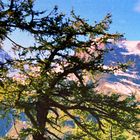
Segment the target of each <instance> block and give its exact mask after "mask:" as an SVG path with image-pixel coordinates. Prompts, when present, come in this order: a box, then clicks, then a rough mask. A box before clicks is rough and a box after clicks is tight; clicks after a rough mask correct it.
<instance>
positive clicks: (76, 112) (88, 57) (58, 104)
mask: <svg viewBox="0 0 140 140" xmlns="http://www.w3.org/2000/svg"><path fill="white" fill-rule="evenodd" d="M33 7H34V2H33V1H32V0H10V1H7V2H5V1H4V0H0V39H1V42H3V41H4V40H5V39H9V40H10V41H11V42H12V44H13V51H14V52H15V54H16V57H15V58H13V60H12V61H8V60H7V63H5V64H4V65H3V67H1V70H0V76H1V85H0V106H1V109H2V110H5V112H7V111H11V110H12V112H13V116H14V117H15V118H16V117H18V116H19V114H20V112H24V114H25V115H26V117H27V122H29V124H30V125H29V126H28V127H27V129H23V130H22V131H21V133H20V134H19V137H20V136H23V135H24V136H25V135H26V136H27V135H32V137H33V139H34V140H45V139H46V140H47V139H48V140H49V139H62V135H64V133H65V132H63V129H62V127H64V124H65V122H66V121H67V120H73V122H74V124H75V126H77V127H78V128H79V129H81V130H82V131H83V132H84V134H86V135H87V136H89V137H91V138H92V139H96V140H99V139H100V137H99V136H98V135H96V134H95V131H96V132H98V130H102V131H103V132H104V130H105V127H104V121H107V122H108V123H111V124H114V125H117V126H119V127H121V128H125V129H128V130H129V129H130V130H133V131H134V132H136V133H139V131H138V128H137V122H138V121H139V118H138V117H137V116H138V114H139V113H140V110H139V108H138V102H137V101H136V100H135V98H134V96H129V97H127V98H126V99H124V100H120V95H118V94H112V95H110V96H108V95H105V94H103V91H102V93H99V92H98V91H97V88H96V87H97V85H98V80H97V79H96V75H98V74H102V73H113V72H114V70H117V69H124V68H125V67H127V64H120V65H116V66H109V67H107V68H106V67H104V55H105V54H106V53H107V52H108V51H109V50H107V49H106V48H105V47H101V46H105V45H106V44H107V43H109V40H113V41H116V40H117V39H119V38H120V37H121V35H120V34H117V33H115V34H110V33H109V31H108V29H109V25H110V23H111V16H110V14H108V15H107V16H106V17H105V18H104V19H103V20H102V21H100V22H99V23H96V22H95V23H94V24H93V25H90V24H88V22H87V21H86V20H84V19H82V18H81V17H80V16H76V15H75V14H74V12H73V11H72V12H71V17H66V16H65V15H64V14H62V13H58V12H57V7H55V8H54V9H53V10H52V11H51V12H50V13H49V14H47V13H46V12H44V11H43V12H39V11H35V10H34V8H33ZM15 30H20V31H21V32H27V33H29V34H30V35H31V36H32V37H33V38H34V40H35V42H36V43H33V44H32V46H26V47H24V46H22V45H20V44H18V43H16V42H15V41H14V40H12V39H11V38H10V33H12V32H14V31H15ZM23 41H24V38H23ZM25 41H26V40H25ZM13 70H14V73H13ZM100 92H101V91H100ZM89 117H90V118H92V120H93V121H91V119H88V118H89ZM89 121H90V123H89ZM92 130H93V131H92ZM78 137H79V136H78ZM81 137H82V136H81ZM77 139H78V138H77Z"/></svg>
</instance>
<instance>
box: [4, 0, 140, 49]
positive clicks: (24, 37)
mask: <svg viewBox="0 0 140 140" xmlns="http://www.w3.org/2000/svg"><path fill="white" fill-rule="evenodd" d="M55 5H57V6H58V7H59V11H60V12H63V13H65V14H66V15H67V16H68V15H69V14H70V11H71V10H72V9H74V10H75V13H76V14H77V15H80V16H81V17H83V18H85V19H88V20H89V23H90V24H92V23H94V21H100V20H102V19H103V18H104V16H105V15H106V14H107V13H111V14H112V21H113V23H112V24H111V26H110V32H114V33H116V32H119V33H122V34H125V35H124V37H125V38H126V39H127V40H131V41H134V40H135V41H136V40H140V0H35V9H37V10H47V12H48V13H49V12H50V11H51V10H52V9H53V7H54V6H55ZM11 38H12V39H14V40H15V41H16V42H17V43H19V44H21V45H23V46H28V45H32V43H33V40H32V38H31V37H30V35H29V34H25V33H21V32H15V33H14V35H12V36H11ZM4 48H5V50H7V51H9V50H10V51H11V49H10V48H11V45H10V42H9V41H6V42H5V45H4Z"/></svg>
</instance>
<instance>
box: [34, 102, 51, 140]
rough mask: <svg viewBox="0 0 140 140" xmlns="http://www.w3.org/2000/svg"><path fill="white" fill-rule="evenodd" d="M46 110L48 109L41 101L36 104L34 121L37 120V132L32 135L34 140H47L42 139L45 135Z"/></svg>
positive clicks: (45, 139)
mask: <svg viewBox="0 0 140 140" xmlns="http://www.w3.org/2000/svg"><path fill="white" fill-rule="evenodd" d="M48 110H49V109H48V107H46V106H45V105H44V103H43V100H40V101H38V102H37V104H36V111H37V114H36V119H37V128H38V131H37V132H36V133H35V134H33V139H34V140H47V138H45V137H44V134H45V127H46V118H47V114H48Z"/></svg>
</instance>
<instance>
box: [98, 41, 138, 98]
mask: <svg viewBox="0 0 140 140" xmlns="http://www.w3.org/2000/svg"><path fill="white" fill-rule="evenodd" d="M107 47H108V48H113V51H110V52H109V53H107V54H106V55H105V59H104V63H105V65H106V66H109V65H115V64H116V63H118V62H121V63H127V62H130V63H131V65H130V66H129V68H128V69H126V71H116V72H115V73H114V74H105V75H104V78H102V79H101V80H100V86H99V90H100V91H105V92H110V91H112V92H117V93H121V94H124V95H129V94H136V97H137V99H138V100H140V41H119V42H118V43H117V44H116V45H112V44H108V45H107Z"/></svg>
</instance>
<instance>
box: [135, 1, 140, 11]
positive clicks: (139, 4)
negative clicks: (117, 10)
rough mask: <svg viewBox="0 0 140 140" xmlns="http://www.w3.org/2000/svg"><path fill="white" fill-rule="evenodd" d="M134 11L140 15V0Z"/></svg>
mask: <svg viewBox="0 0 140 140" xmlns="http://www.w3.org/2000/svg"><path fill="white" fill-rule="evenodd" d="M134 11H136V12H139V13H140V0H138V1H137V3H136V4H135V7H134Z"/></svg>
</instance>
